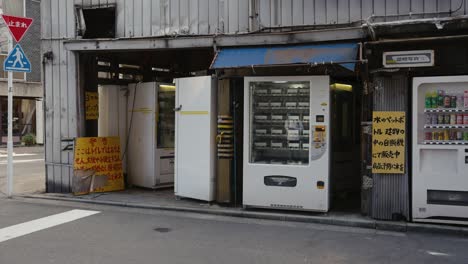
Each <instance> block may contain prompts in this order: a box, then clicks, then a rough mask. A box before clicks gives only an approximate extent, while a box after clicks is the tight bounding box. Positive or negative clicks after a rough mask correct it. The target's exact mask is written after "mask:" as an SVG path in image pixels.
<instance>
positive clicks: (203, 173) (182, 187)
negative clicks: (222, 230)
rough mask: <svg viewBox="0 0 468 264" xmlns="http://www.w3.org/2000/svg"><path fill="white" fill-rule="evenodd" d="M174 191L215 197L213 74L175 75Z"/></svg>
mask: <svg viewBox="0 0 468 264" xmlns="http://www.w3.org/2000/svg"><path fill="white" fill-rule="evenodd" d="M176 87H177V89H176V137H175V141H176V143H175V149H176V169H175V187H174V191H175V195H176V196H178V197H186V198H192V199H198V200H204V201H213V200H214V199H215V163H216V149H215V140H216V90H217V84H216V81H215V79H214V78H212V77H211V76H201V77H189V78H180V79H176Z"/></svg>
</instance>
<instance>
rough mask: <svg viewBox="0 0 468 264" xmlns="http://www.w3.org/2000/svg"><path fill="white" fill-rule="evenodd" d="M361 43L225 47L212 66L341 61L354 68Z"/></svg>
mask: <svg viewBox="0 0 468 264" xmlns="http://www.w3.org/2000/svg"><path fill="white" fill-rule="evenodd" d="M358 52H359V44H358V43H336V44H320V45H294V46H293V45H288V46H271V47H238V48H222V49H221V50H220V51H219V52H218V53H217V54H216V56H215V58H214V60H213V63H212V64H211V69H229V68H245V67H262V66H284V65H311V66H314V65H324V64H339V65H341V66H343V67H344V68H346V69H348V70H351V71H354V68H355V64H356V62H358V61H359V60H358V59H357V57H358Z"/></svg>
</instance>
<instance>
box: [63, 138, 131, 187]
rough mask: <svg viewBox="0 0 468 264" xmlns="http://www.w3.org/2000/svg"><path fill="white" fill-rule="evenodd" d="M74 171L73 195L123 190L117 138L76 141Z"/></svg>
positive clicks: (79, 139)
mask: <svg viewBox="0 0 468 264" xmlns="http://www.w3.org/2000/svg"><path fill="white" fill-rule="evenodd" d="M73 169H74V173H73V183H72V192H73V194H75V195H80V194H88V193H93V192H110V191H119V190H123V189H124V180H123V172H122V159H121V153H120V138H119V137H85V138H76V139H75V155H74V165H73Z"/></svg>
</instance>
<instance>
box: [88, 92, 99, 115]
mask: <svg viewBox="0 0 468 264" xmlns="http://www.w3.org/2000/svg"><path fill="white" fill-rule="evenodd" d="M85 108H86V111H85V112H86V120H97V119H98V118H99V95H98V93H96V92H86V98H85Z"/></svg>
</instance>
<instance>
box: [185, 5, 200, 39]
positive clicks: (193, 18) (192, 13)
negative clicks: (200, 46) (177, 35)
mask: <svg viewBox="0 0 468 264" xmlns="http://www.w3.org/2000/svg"><path fill="white" fill-rule="evenodd" d="M199 4H200V3H199V0H191V1H188V10H189V19H188V22H189V31H190V34H195V35H198V34H199V30H198V23H199V17H198V9H199Z"/></svg>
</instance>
